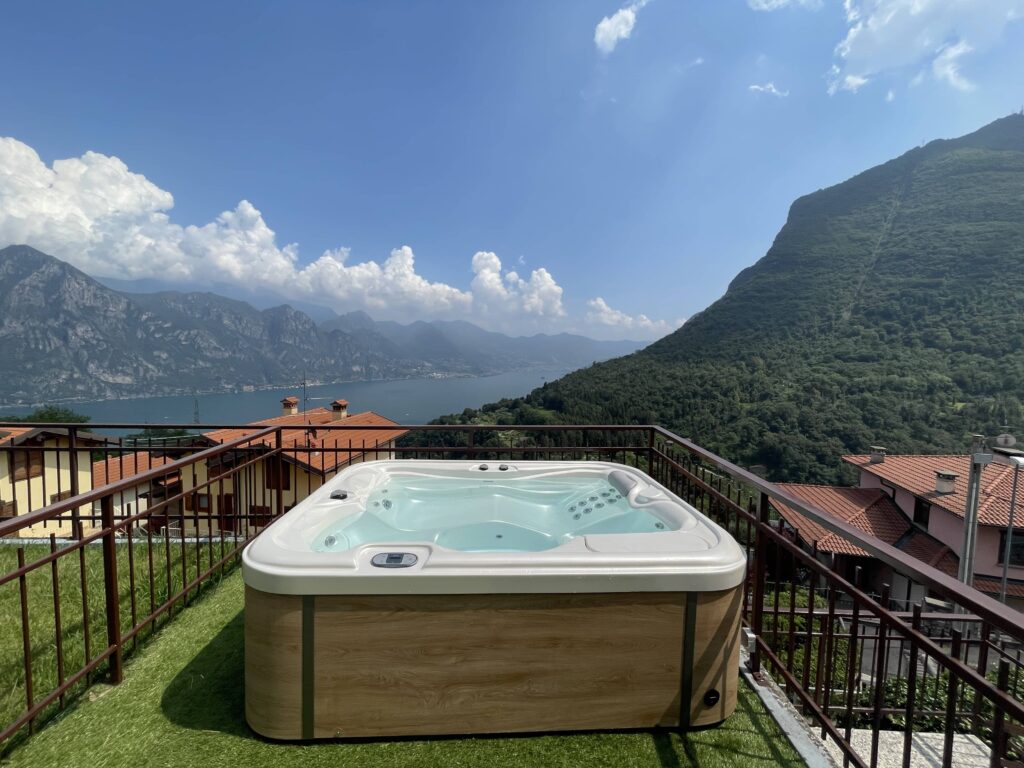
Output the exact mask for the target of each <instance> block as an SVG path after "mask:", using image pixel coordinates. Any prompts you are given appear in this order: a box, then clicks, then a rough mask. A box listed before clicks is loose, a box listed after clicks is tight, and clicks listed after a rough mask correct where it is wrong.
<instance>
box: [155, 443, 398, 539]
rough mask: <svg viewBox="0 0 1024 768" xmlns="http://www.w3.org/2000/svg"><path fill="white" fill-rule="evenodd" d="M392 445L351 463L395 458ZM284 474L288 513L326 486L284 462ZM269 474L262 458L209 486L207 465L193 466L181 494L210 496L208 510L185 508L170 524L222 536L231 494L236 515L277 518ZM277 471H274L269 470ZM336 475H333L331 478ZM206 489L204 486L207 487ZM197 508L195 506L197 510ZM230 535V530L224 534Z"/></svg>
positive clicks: (185, 473) (240, 524)
mask: <svg viewBox="0 0 1024 768" xmlns="http://www.w3.org/2000/svg"><path fill="white" fill-rule="evenodd" d="M392 448H393V443H387V444H386V445H382V446H381V447H380V448H378V449H377V450H375V451H367V452H366V453H364V454H360V455H357V456H356V457H354V458H353V460H352V462H351V463H352V464H359V463H361V462H363V461H376V460H378V459H390V458H394V452H393V451H392ZM283 466H284V469H285V471H287V472H288V474H289V480H290V482H289V484H288V485H289V486H290V487H289V488H287V489H286V490H282V491H281V503H282V504H281V505H282V507H283V510H284V511H285V512H287V511H288V510H289V509H291V508H292V507H293V506H295V505H296V504H298V503H299V502H300V501H302V500H303V499H305V498H306V497H307V496H309V495H310V494H311V493H313V491H315V490H317V489H318V488H319V487H320V486H321V485H323V484H324V479H323V478H322V477H321V476H320V475H319V474H318V473H315V472H308V471H306V470H305V469H303V468H300V467H298V466H296V465H294V464H291V463H289V462H288V461H285V462H284V464H283ZM267 471H268V462H267V460H266V459H261V460H260V461H257V462H255V463H254V464H253V465H251V466H248V467H245V468H244V469H241V470H239V471H238V472H237V473H235V474H234V475H225V476H224V477H223V479H222V480H218V478H216V477H215V478H214V479H213V482H212V483H211V484H210V485H209V486H205V483H206V482H207V480H208V479H209V477H210V475H209V467H208V466H207V464H206V463H205V462H199V463H197V464H194V465H193V466H192V467H190V468H186V469H185V470H183V472H182V491H183V493H188V492H190V491H192V490H196V489H198V490H197V492H198V493H199V494H207V495H208V497H209V498H208V500H207V501H206V503H207V504H208V505H209V511H208V512H206V511H203V512H199V513H197V512H195V511H194V510H193V511H187V510H185V506H186V505H182V509H183V510H184V511H183V515H182V517H177V518H176V517H173V516H172V517H171V521H170V522H171V525H172V527H174V528H178V527H181V526H182V525H183V526H184V531H185V534H186V535H188V536H195V535H198V536H201V537H202V536H208V535H212V536H219V535H220V528H221V526H220V512H221V500H220V497H221V496H222V495H227V494H231V496H232V500H231V502H230V503H231V504H232V505H233V508H234V512H235V514H236V515H245V514H247V513H248V514H250V515H252V514H255V513H256V511H255V510H254V509H253V508H254V507H266V508H267V511H268V512H269V515H270V516H276V515H277V491H276V490H275V489H273V488H267V487H266V482H265V472H267ZM270 471H274V470H270ZM333 474H335V473H334V472H332V473H330V475H331V476H333ZM204 486H205V487H204ZM195 506H197V505H195V504H194V505H193V507H195ZM256 524H257V520H255V519H253V518H250V520H249V526H250V528H251V527H253V526H255V525H256ZM244 526H245V521H244V520H238V521H237V532H239V533H241V532H243V531H244ZM225 533H226V534H227V533H230V531H225Z"/></svg>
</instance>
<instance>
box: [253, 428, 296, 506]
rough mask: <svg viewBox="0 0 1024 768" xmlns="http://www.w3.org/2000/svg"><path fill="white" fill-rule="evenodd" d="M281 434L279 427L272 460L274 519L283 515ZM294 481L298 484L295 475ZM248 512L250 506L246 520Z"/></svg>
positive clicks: (265, 469)
mask: <svg viewBox="0 0 1024 768" xmlns="http://www.w3.org/2000/svg"><path fill="white" fill-rule="evenodd" d="M281 433H282V430H281V428H280V427H278V428H277V431H276V432H274V453H275V456H276V459H275V460H274V466H275V467H277V482H276V483H274V485H275V488H276V490H275V491H274V504H275V505H276V509H275V510H274V516H275V517H280V516H281V515H283V514H284V473H285V468H284V453H283V452H282V450H281V448H282V445H283V442H282V441H281ZM266 472H267V467H266V466H264V467H263V473H264V474H266ZM295 480H296V482H298V474H296V477H295ZM263 485H266V483H263ZM250 511H251V506H250V509H247V510H246V511H245V514H246V520H248V519H249V518H248V514H249V512H250ZM247 524H248V523H247Z"/></svg>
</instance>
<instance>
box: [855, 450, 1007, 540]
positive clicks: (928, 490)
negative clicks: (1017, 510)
mask: <svg viewBox="0 0 1024 768" xmlns="http://www.w3.org/2000/svg"><path fill="white" fill-rule="evenodd" d="M843 461H845V462H847V463H849V464H853V465H854V466H855V467H859V468H860V469H861V470H863V471H865V472H870V473H871V474H873V475H875V476H876V477H880V478H881V479H882V480H884V481H885V482H886V483H888V484H889V485H893V486H896V487H898V488H904V489H906V490H907V491H910V493H912V494H914V495H915V496H917V497H918V498H920V499H924V500H925V501H929V502H931V503H932V504H934V505H935V506H938V507H942V508H943V509H946V510H949V511H950V512H951V513H953V514H954V515H956V516H957V517H963V516H964V515H965V514H966V510H967V478H968V475H969V474H970V458H969V457H967V456H886V457H885V461H883V462H879V463H877V464H872V463H871V461H870V458H869V457H868V456H844V457H843ZM937 471H938V472H952V473H954V474H955V475H957V478H956V484H955V486H954V487H955V490H954V491H953V493H936V492H935V473H936V472H937ZM1012 486H1013V468H1012V467H1008V466H1005V465H1003V464H996V463H992V464H989V465H987V466H986V467H985V468H984V469H983V470H982V474H981V500H980V502H979V504H978V522H979V523H980V524H981V525H994V526H1000V527H1005V526H1006V525H1008V524H1009V520H1010V491H1011V488H1012ZM1020 490H1021V492H1024V483H1022V484H1021V489H1020ZM1021 504H1022V505H1024V496H1022V498H1021Z"/></svg>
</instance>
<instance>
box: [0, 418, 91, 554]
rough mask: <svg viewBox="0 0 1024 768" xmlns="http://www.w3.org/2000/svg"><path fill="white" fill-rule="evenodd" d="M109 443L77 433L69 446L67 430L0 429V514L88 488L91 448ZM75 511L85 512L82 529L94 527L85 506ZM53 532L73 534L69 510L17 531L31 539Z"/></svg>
mask: <svg viewBox="0 0 1024 768" xmlns="http://www.w3.org/2000/svg"><path fill="white" fill-rule="evenodd" d="M109 444H110V441H108V440H107V439H106V438H104V437H101V436H99V435H94V434H91V433H87V432H76V434H75V450H74V451H72V450H71V437H70V435H69V434H68V430H67V429H63V428H58V427H4V428H3V429H2V430H0V519H8V518H12V517H16V516H18V515H24V514H27V513H29V512H34V511H35V510H37V509H42V508H43V507H46V506H49V505H50V504H54V503H56V502H58V501H61V500H63V499H68V498H71V497H72V496H75V495H77V494H79V493H85V492H86V491H89V490H92V487H93V485H92V460H91V457H90V450H91V449H93V448H96V447H99V446H106V445H109ZM78 512H79V514H81V515H83V516H86V519H85V520H83V521H82V526H83V530H85V531H90V530H92V529H93V527H94V526H93V524H92V522H91V520H90V519H89V518H91V510H90V509H89V507H88V506H84V507H82V508H81V509H79V510H78ZM51 533H53V534H55V535H57V536H61V537H66V536H71V535H73V533H74V530H73V525H72V521H71V519H70V515H69V516H67V519H62V520H49V521H46V522H44V523H39V524H37V525H33V526H29V527H28V528H23V529H21V530H20V531H18V536H20V537H23V538H35V537H41V536H49V535H50V534H51Z"/></svg>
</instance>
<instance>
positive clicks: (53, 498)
mask: <svg viewBox="0 0 1024 768" xmlns="http://www.w3.org/2000/svg"><path fill="white" fill-rule="evenodd" d="M70 498H71V491H61V492H60V493H54V494H51V495H50V503H51V504H56V503H57V502H58V501H64V499H70Z"/></svg>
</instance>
